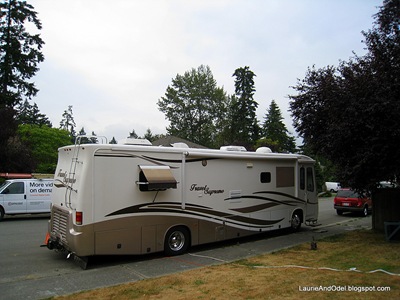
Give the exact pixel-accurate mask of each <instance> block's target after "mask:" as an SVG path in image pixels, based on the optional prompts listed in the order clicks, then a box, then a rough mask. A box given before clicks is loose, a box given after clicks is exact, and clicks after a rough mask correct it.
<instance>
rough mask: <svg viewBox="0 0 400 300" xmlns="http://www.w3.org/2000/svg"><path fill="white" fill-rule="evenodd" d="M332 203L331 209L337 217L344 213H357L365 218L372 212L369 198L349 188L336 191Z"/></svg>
mask: <svg viewBox="0 0 400 300" xmlns="http://www.w3.org/2000/svg"><path fill="white" fill-rule="evenodd" d="M333 202H334V205H333V207H334V208H335V209H336V212H337V214H338V215H342V214H343V213H344V212H358V213H360V214H362V215H363V216H367V215H368V214H369V213H370V212H371V211H372V201H371V197H369V195H367V194H366V193H365V194H359V193H358V192H356V191H353V190H352V189H350V188H343V189H340V190H338V192H337V194H336V197H335V198H334V200H333Z"/></svg>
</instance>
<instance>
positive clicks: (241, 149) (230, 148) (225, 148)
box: [219, 146, 247, 152]
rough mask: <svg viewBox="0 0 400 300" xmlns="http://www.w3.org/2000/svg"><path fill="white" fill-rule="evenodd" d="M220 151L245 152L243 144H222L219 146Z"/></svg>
mask: <svg viewBox="0 0 400 300" xmlns="http://www.w3.org/2000/svg"><path fill="white" fill-rule="evenodd" d="M219 150H221V151H238V152H246V151H247V150H246V148H245V147H243V146H222V147H221V148H219Z"/></svg>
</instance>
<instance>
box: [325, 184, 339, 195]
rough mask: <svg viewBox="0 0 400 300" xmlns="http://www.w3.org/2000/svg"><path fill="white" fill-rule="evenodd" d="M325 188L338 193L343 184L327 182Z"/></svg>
mask: <svg viewBox="0 0 400 300" xmlns="http://www.w3.org/2000/svg"><path fill="white" fill-rule="evenodd" d="M325 188H326V191H328V192H331V193H337V191H338V190H339V189H340V188H341V186H340V183H339V182H325Z"/></svg>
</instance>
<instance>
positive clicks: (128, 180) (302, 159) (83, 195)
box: [46, 141, 318, 258]
mask: <svg viewBox="0 0 400 300" xmlns="http://www.w3.org/2000/svg"><path fill="white" fill-rule="evenodd" d="M127 143H130V144H114V145H113V144H80V145H79V143H78V144H76V145H71V146H66V147H62V148H60V149H59V158H58V164H57V169H56V173H55V178H54V180H55V181H54V186H55V187H54V190H53V194H52V211H51V219H50V221H49V225H48V234H47V237H46V244H47V247H48V248H49V249H56V250H63V251H66V252H68V253H69V254H71V253H72V254H74V255H75V256H76V257H79V258H87V257H90V256H94V255H117V254H121V255H127V254H129V255H130V254H145V253H152V252H159V251H164V252H165V253H166V254H167V255H178V254H182V253H184V252H185V251H186V250H187V249H188V247H189V246H195V245H200V244H205V243H211V242H215V241H221V240H226V239H233V238H237V237H243V236H247V235H252V234H256V233H260V232H265V231H269V230H274V229H281V228H287V227H292V228H293V229H295V230H298V229H299V228H300V226H301V224H302V223H315V222H316V221H317V217H318V199H317V193H316V184H315V174H314V160H312V159H311V158H309V157H306V156H303V155H298V154H278V153H271V151H270V150H269V149H268V148H265V147H263V148H260V149H258V150H257V151H255V152H250V151H245V149H244V148H243V147H237V146H228V147H221V149H219V150H216V149H194V148H188V147H185V145H182V144H177V145H175V147H156V146H152V145H151V144H150V143H147V142H140V143H139V144H140V145H132V144H137V143H138V142H135V143H133V142H129V141H128V142H127Z"/></svg>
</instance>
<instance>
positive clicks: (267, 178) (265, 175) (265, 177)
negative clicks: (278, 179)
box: [260, 172, 271, 183]
mask: <svg viewBox="0 0 400 300" xmlns="http://www.w3.org/2000/svg"><path fill="white" fill-rule="evenodd" d="M260 181H261V183H270V182H271V173H270V172H261V174H260Z"/></svg>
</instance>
